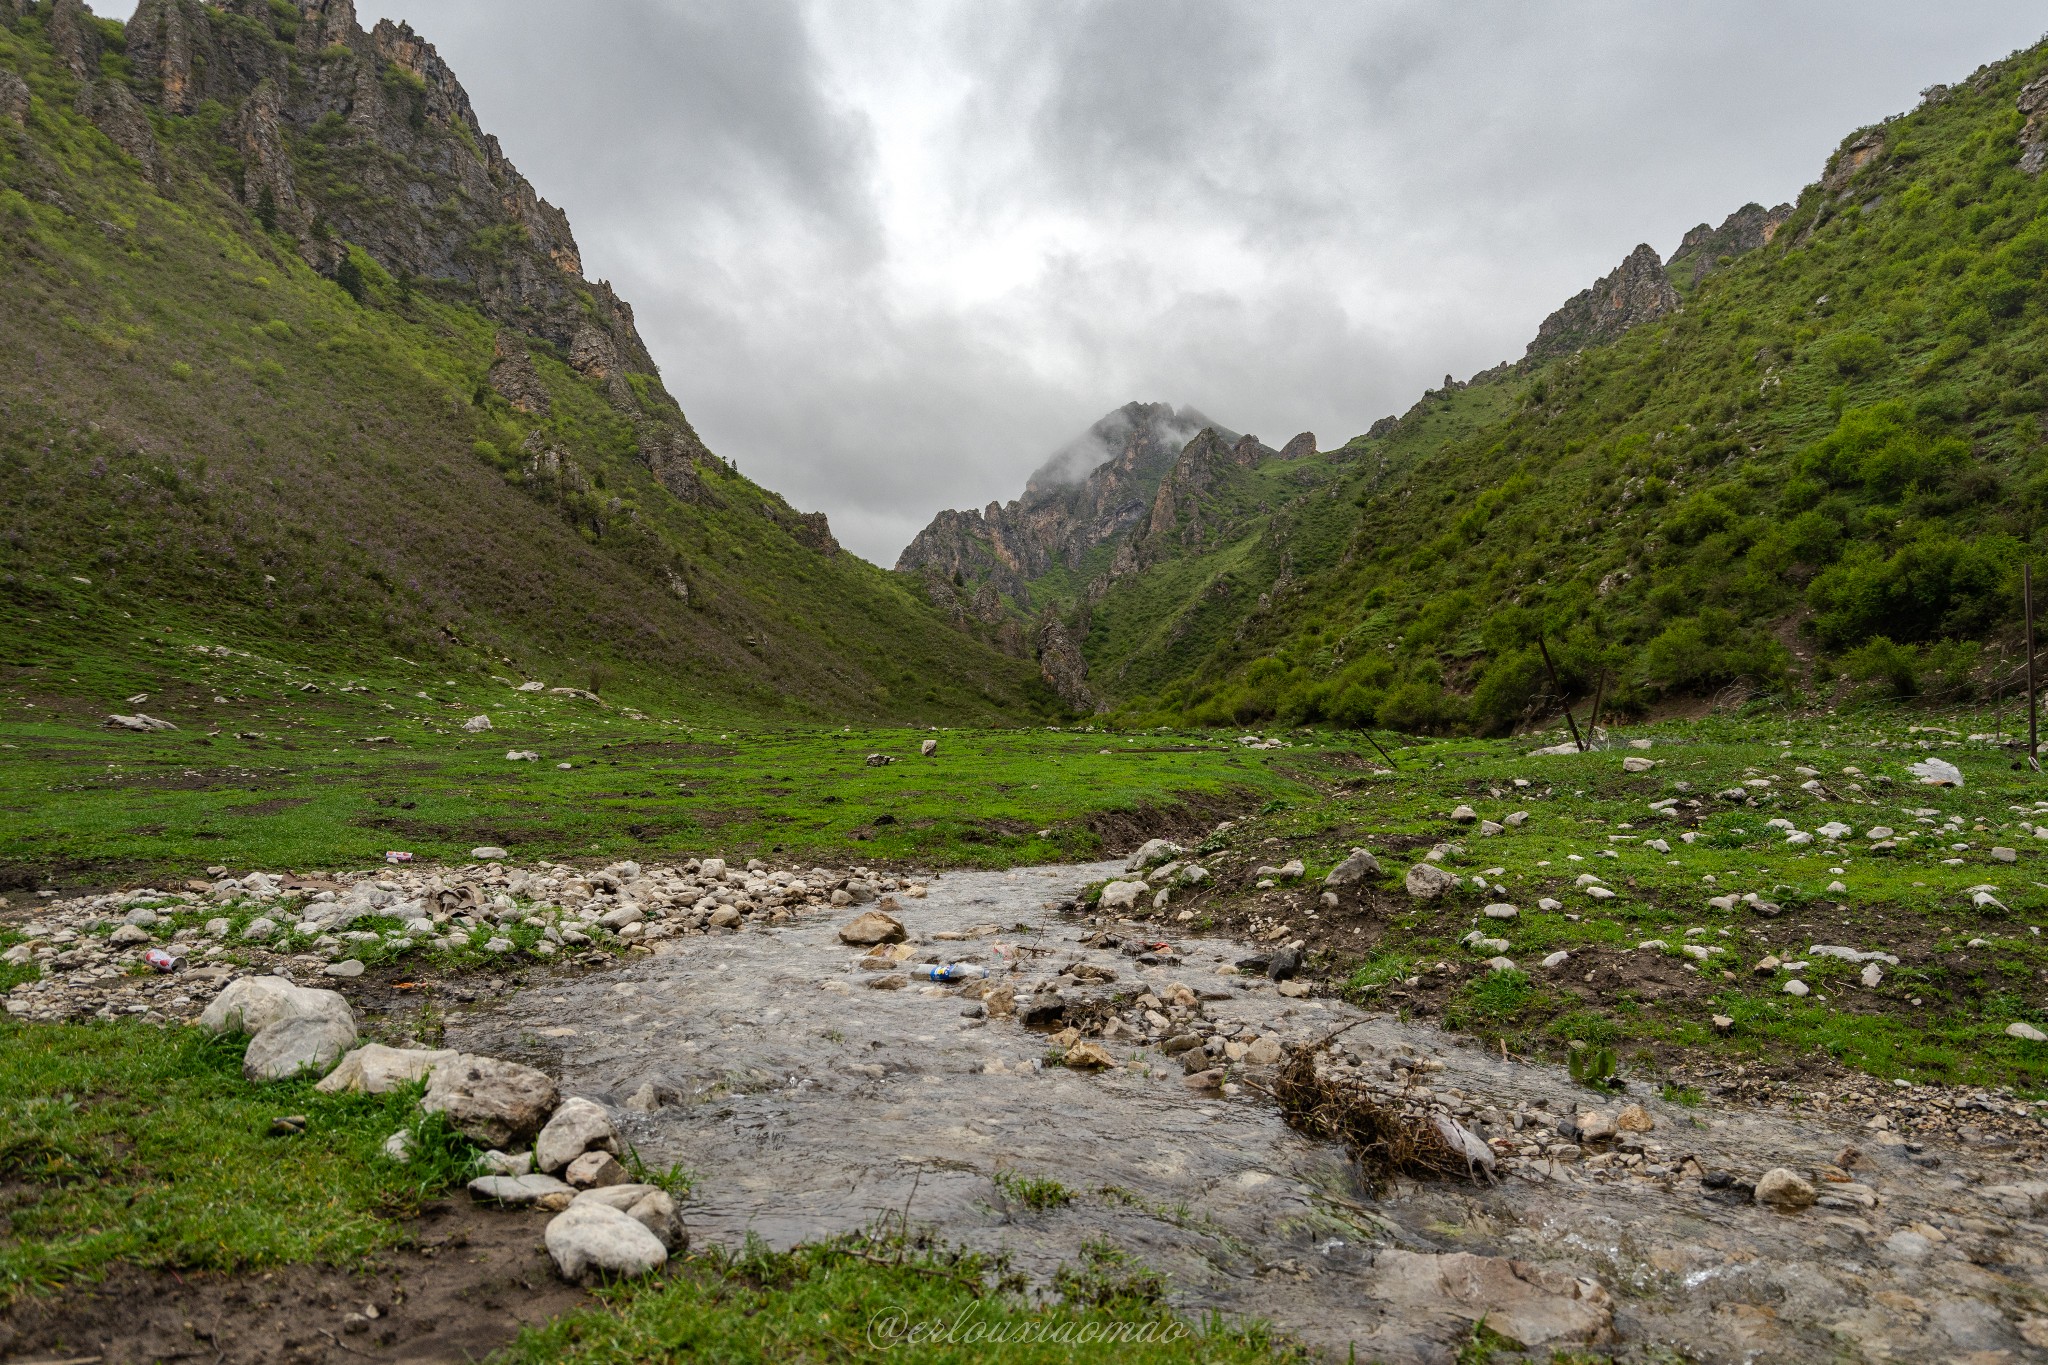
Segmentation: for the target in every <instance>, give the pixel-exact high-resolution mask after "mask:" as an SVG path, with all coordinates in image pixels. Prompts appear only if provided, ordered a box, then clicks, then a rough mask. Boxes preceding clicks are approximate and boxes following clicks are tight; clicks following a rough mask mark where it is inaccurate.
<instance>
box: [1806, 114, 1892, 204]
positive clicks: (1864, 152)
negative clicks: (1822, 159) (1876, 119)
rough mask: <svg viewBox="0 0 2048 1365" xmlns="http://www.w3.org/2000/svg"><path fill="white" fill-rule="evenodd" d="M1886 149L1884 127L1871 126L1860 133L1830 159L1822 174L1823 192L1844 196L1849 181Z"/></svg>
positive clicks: (1821, 185)
mask: <svg viewBox="0 0 2048 1365" xmlns="http://www.w3.org/2000/svg"><path fill="white" fill-rule="evenodd" d="M1883 150H1884V129H1882V128H1871V129H1869V130H1867V131H1865V132H1863V133H1860V134H1858V135H1857V136H1856V138H1855V139H1854V140H1852V141H1851V142H1850V143H1849V144H1848V145H1847V146H1845V147H1843V148H1842V149H1841V150H1840V151H1838V152H1836V153H1835V154H1834V156H1832V157H1830V158H1829V159H1828V168H1827V170H1826V171H1824V172H1823V173H1822V174H1821V178H1820V187H1821V189H1822V191H1823V192H1825V193H1827V194H1832V195H1835V196H1836V197H1837V198H1840V197H1843V196H1845V195H1846V194H1847V192H1848V187H1849V182H1850V181H1851V180H1854V179H1855V178H1856V173H1857V172H1858V171H1860V170H1862V169H1863V168H1864V167H1865V166H1868V165H1869V164H1870V163H1871V162H1873V161H1875V160H1876V159H1877V155H1878V153H1880V152H1882V151H1883Z"/></svg>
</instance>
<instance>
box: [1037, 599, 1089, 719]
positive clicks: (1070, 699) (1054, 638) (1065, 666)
mask: <svg viewBox="0 0 2048 1365" xmlns="http://www.w3.org/2000/svg"><path fill="white" fill-rule="evenodd" d="M1038 671H1039V673H1040V675H1042V676H1043V677H1044V678H1045V681H1046V685H1047V686H1049V687H1051V688H1052V690H1053V691H1054V692H1056V693H1058V694H1059V698H1060V700H1061V701H1063V702H1065V703H1066V704H1067V706H1068V707H1069V708H1070V709H1072V710H1075V711H1079V712H1082V713H1084V714H1085V713H1088V712H1092V711H1095V710H1097V709H1098V705H1099V704H1098V703H1097V701H1096V699H1095V693H1094V691H1093V690H1092V689H1091V688H1090V687H1089V686H1088V661H1087V660H1086V659H1083V658H1082V657H1081V649H1080V646H1078V645H1077V644H1075V643H1074V638H1073V636H1072V635H1070V634H1069V633H1068V631H1067V627H1066V624H1065V623H1064V622H1062V621H1061V620H1060V619H1059V617H1057V616H1052V615H1048V616H1047V617H1046V618H1045V620H1044V621H1043V622H1042V623H1041V624H1040V625H1039V627H1038Z"/></svg>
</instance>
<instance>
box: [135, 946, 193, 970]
mask: <svg viewBox="0 0 2048 1365" xmlns="http://www.w3.org/2000/svg"><path fill="white" fill-rule="evenodd" d="M142 960H143V961H144V962H147V963H148V964H149V965H150V966H152V967H154V968H156V969H157V970H158V971H160V972H177V971H183V970H184V969H185V959H184V958H182V957H179V956H178V955H177V954H175V953H167V952H165V951H164V950H163V949H161V948H151V949H150V950H149V951H148V952H146V953H144V954H143V955H142Z"/></svg>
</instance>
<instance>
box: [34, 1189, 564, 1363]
mask: <svg viewBox="0 0 2048 1365" xmlns="http://www.w3.org/2000/svg"><path fill="white" fill-rule="evenodd" d="M547 1219H548V1215H546V1214H544V1213H539V1212H513V1211H499V1210H484V1209H481V1208H479V1207H477V1206H476V1205H474V1204H472V1203H471V1202H470V1201H469V1199H468V1198H467V1197H465V1196H457V1197H455V1198H451V1199H445V1200H440V1201H437V1202H435V1203H432V1204H430V1205H428V1206H427V1207H426V1208H425V1209H424V1210H423V1211H422V1213H421V1215H420V1216H419V1217H418V1218H417V1219H414V1220H412V1221H411V1222H409V1223H408V1224H407V1225H406V1227H405V1235H406V1244H405V1245H404V1246H403V1247H401V1248H399V1249H396V1250H393V1251H390V1252H387V1253H385V1254H383V1255H381V1256H379V1257H377V1258H376V1261H375V1263H374V1264H373V1265H370V1266H367V1267H364V1268H361V1269H355V1270H343V1269H338V1268H334V1267H329V1266H304V1265H300V1266H284V1267H281V1268H279V1269H277V1270H271V1271H264V1272H260V1273H256V1274H202V1273H195V1272H191V1271H184V1272H179V1271H171V1270H141V1269H136V1268H132V1267H126V1268H122V1269H119V1270H116V1271H115V1272H114V1273H113V1274H112V1275H110V1276H109V1277H108V1278H107V1279H106V1280H104V1281H102V1282H100V1283H98V1284H91V1285H78V1286H75V1287H72V1288H70V1289H67V1290H65V1291H63V1292H62V1293H59V1294H55V1295H52V1296H49V1297H46V1298H29V1299H25V1300H23V1301H21V1302H20V1303H17V1304H16V1305H14V1307H13V1308H12V1309H10V1310H8V1311H6V1312H5V1313H0V1360H6V1361H8V1362H17V1361H20V1362H30V1361H74V1362H80V1363H81V1365H83V1363H84V1362H88V1361H89V1362H92V1363H93V1365H100V1362H104V1363H105V1365H130V1362H134V1363H136V1365H140V1362H146V1361H173V1360H193V1361H204V1362H210V1363H211V1365H341V1363H342V1362H345V1361H351V1360H382V1361H392V1362H407V1363H408V1365H428V1363H429V1362H434V1363H435V1365H438V1363H439V1362H444V1361H470V1360H480V1359H482V1358H483V1357H485V1356H487V1355H489V1354H490V1353H491V1352H492V1351H494V1350H496V1349H498V1348H499V1347H502V1346H504V1345H506V1344H508V1343H509V1342H510V1341H511V1340H512V1339H513V1338H514V1337H515V1336H517V1335H518V1333H519V1331H520V1329H521V1328H522V1327H525V1326H528V1325H530V1324H536V1323H540V1322H544V1321H546V1320H548V1319H549V1318H552V1317H555V1316H558V1315H559V1314H561V1313H564V1312H567V1311H569V1310H571V1309H574V1308H577V1307H580V1306H582V1305H583V1304H584V1303H586V1302H588V1301H589V1296H588V1295H586V1294H585V1293H584V1292H583V1291H582V1290H580V1289H576V1288H573V1287H571V1286H569V1285H566V1284H564V1283H562V1280H561V1278H560V1277H559V1276H558V1275H556V1274H555V1268H554V1265H553V1263H552V1262H550V1261H549V1260H548V1256H547V1252H546V1250H545V1249H544V1248H543V1247H542V1245H541V1230H542V1229H543V1228H544V1227H545V1226H546V1224H547ZM373 1310H374V1313H373Z"/></svg>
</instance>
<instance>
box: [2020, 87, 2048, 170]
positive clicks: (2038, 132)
mask: <svg viewBox="0 0 2048 1365" xmlns="http://www.w3.org/2000/svg"><path fill="white" fill-rule="evenodd" d="M2019 110H2020V112H2021V113H2022V114H2025V115H2026V116H2027V121H2026V124H2025V126H2023V127H2022V128H2021V129H2020V169H2021V170H2023V171H2025V172H2026V173H2027V174H2028V175H2039V174H2040V173H2041V168H2042V167H2043V166H2048V76H2043V77H2041V78H2040V79H2039V80H2036V81H2032V82H2030V83H2029V84H2028V85H2027V87H2026V88H2025V89H2024V90H2021V91H2020V99H2019Z"/></svg>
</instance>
